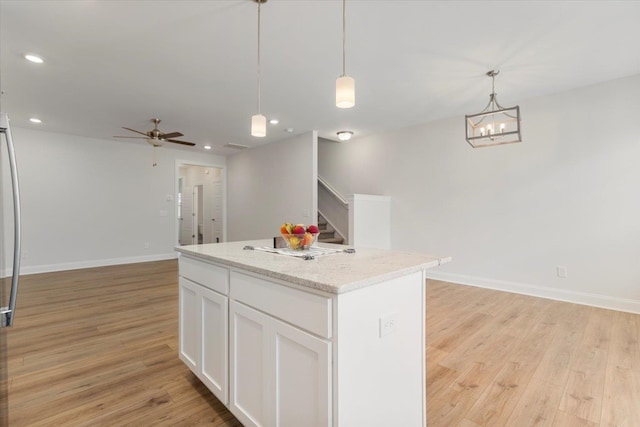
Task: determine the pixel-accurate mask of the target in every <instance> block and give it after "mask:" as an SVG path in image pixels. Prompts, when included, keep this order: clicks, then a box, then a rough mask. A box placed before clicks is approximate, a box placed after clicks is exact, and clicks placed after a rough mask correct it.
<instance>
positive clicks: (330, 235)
mask: <svg viewBox="0 0 640 427" xmlns="http://www.w3.org/2000/svg"><path fill="white" fill-rule="evenodd" d="M318 229H319V230H320V235H319V236H318V242H322V243H336V244H338V245H341V244H343V243H344V239H343V238H342V237H340V235H339V234H337V233H336V231H335V230H334V229H333V227H331V226H330V225H329V224H328V223H327V220H326V219H324V217H323V216H322V215H320V214H318Z"/></svg>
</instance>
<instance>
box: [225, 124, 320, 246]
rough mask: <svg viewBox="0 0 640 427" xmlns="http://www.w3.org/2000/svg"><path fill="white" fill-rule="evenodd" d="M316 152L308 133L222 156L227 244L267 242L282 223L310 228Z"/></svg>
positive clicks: (314, 204) (313, 217) (315, 191)
mask: <svg viewBox="0 0 640 427" xmlns="http://www.w3.org/2000/svg"><path fill="white" fill-rule="evenodd" d="M317 153H318V136H317V132H315V131H313V132H308V133H305V134H303V135H300V136H297V137H294V138H291V139H287V140H285V141H281V142H274V143H270V144H266V145H262V146H259V147H256V148H252V149H248V150H245V151H242V152H239V153H238V154H235V155H233V156H230V157H228V158H227V174H228V175H227V176H228V197H227V200H228V205H227V206H228V207H227V218H228V221H227V227H228V228H227V230H228V240H229V241H238V240H251V239H264V238H271V237H274V236H277V235H279V230H280V225H281V224H282V223H283V222H291V223H294V224H297V223H301V224H315V223H316V222H317V219H316V215H317V210H318V205H317V199H318V168H317V165H318V161H317V159H318V154H317Z"/></svg>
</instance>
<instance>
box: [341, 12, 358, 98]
mask: <svg viewBox="0 0 640 427" xmlns="http://www.w3.org/2000/svg"><path fill="white" fill-rule="evenodd" d="M346 5H347V0H342V75H341V76H340V77H338V79H337V80H336V107H338V108H351V107H353V106H354V105H356V82H355V80H354V79H353V77H349V76H347V71H346V49H345V46H346V38H347V36H346V34H347V31H346V30H347V18H346Z"/></svg>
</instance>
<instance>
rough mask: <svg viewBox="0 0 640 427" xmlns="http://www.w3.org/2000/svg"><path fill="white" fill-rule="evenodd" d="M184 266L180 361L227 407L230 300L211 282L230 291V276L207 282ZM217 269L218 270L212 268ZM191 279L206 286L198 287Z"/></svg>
mask: <svg viewBox="0 0 640 427" xmlns="http://www.w3.org/2000/svg"><path fill="white" fill-rule="evenodd" d="M183 265H184V264H183V262H182V260H181V263H180V273H181V275H185V274H187V275H188V276H187V277H188V278H187V277H180V280H179V289H180V290H179V301H180V302H179V307H180V310H179V311H180V320H179V328H180V334H179V335H180V340H179V347H180V348H179V355H180V359H181V360H182V361H183V362H184V363H185V364H186V365H187V366H188V367H189V369H191V371H192V372H193V373H194V374H196V375H197V376H198V378H200V380H201V381H202V382H203V383H204V385H206V386H207V388H208V389H209V390H210V391H211V392H212V393H213V394H214V395H215V396H216V397H217V398H218V399H220V401H222V402H223V403H225V404H226V403H227V402H228V401H229V399H228V390H229V388H228V366H229V363H228V362H229V359H228V305H229V304H228V298H227V297H226V296H225V295H222V294H221V293H219V292H216V291H213V290H211V289H210V288H209V287H208V286H210V283H209V282H210V281H211V280H213V281H215V282H216V283H217V288H221V289H227V287H228V285H227V284H226V282H227V281H228V272H227V271H224V270H225V269H222V270H223V271H218V270H216V271H217V272H218V273H220V272H222V273H223V274H219V275H217V276H216V275H213V274H210V275H208V276H205V277H204V278H199V277H198V276H197V275H193V274H189V273H191V271H190V270H189V267H187V268H183ZM209 267H211V268H214V266H209ZM216 268H218V269H220V267H216ZM190 278H196V279H199V280H202V281H203V282H206V284H207V286H205V285H203V284H199V283H195V282H194V281H192V280H190Z"/></svg>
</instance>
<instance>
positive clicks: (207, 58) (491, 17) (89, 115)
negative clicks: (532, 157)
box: [0, 0, 640, 155]
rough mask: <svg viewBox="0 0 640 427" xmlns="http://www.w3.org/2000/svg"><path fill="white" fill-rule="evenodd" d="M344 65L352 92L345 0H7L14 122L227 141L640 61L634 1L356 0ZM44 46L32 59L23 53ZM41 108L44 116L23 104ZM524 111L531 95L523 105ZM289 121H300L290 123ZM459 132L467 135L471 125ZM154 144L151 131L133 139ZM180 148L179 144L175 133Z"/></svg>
mask: <svg viewBox="0 0 640 427" xmlns="http://www.w3.org/2000/svg"><path fill="white" fill-rule="evenodd" d="M346 8H347V24H346V25H347V26H346V29H347V30H346V51H347V52H346V69H347V74H349V75H350V76H352V77H354V78H355V81H356V106H355V107H354V108H351V109H347V110H342V109H339V108H336V106H335V91H334V88H335V79H336V78H337V77H338V76H339V75H340V74H341V72H342V63H341V60H342V32H341V30H342V2H341V1H339V0H338V1H336V0H310V1H305V0H269V1H268V2H267V3H266V4H264V5H263V6H262V35H261V38H262V40H261V43H262V45H261V51H262V55H261V56H262V65H261V83H262V109H261V110H262V113H263V114H264V115H265V116H267V118H277V119H279V120H280V123H279V124H278V125H268V130H267V137H265V138H254V137H251V136H250V119H251V116H252V115H253V114H255V113H256V112H257V101H256V99H257V90H256V86H257V85H256V60H257V3H255V2H254V1H252V0H232V1H222V0H215V1H202V0H199V1H186V0H179V1H168V0H164V1H116V0H102V1H97V0H93V1H90V0H86V1H54V0H44V1H29V0H19V1H10V0H1V1H0V60H1V68H0V72H1V74H0V85H1V87H2V90H3V92H4V94H3V95H2V97H1V105H0V107H1V108H2V110H3V111H6V112H8V113H9V115H10V117H11V119H12V123H13V124H14V126H19V127H28V128H37V129H41V130H45V131H50V132H62V133H67V134H72V135H81V136H87V137H94V138H101V139H105V140H106V141H114V139H113V138H112V136H113V135H130V136H133V134H132V133H129V132H127V131H125V130H123V129H122V128H121V127H122V126H126V127H130V128H134V129H139V130H150V129H152V128H153V125H152V124H151V122H150V119H151V118H152V117H159V118H161V119H162V123H161V124H160V129H161V130H162V131H164V132H173V131H180V132H182V133H183V134H184V137H182V138H180V139H183V140H187V141H192V142H196V143H197V144H198V146H197V147H194V148H184V149H190V150H194V149H195V150H202V147H203V145H204V144H206V143H209V144H212V145H213V146H214V149H213V150H212V152H214V153H218V154H224V155H226V154H231V153H234V152H236V151H235V150H232V149H228V148H226V149H225V148H223V146H224V145H225V144H228V143H233V144H242V145H247V146H250V147H253V146H256V145H260V144H264V143H269V142H273V141H278V140H281V139H283V138H285V137H287V136H289V135H295V134H299V133H302V132H306V131H309V130H314V129H315V130H318V132H319V135H320V136H321V137H324V138H328V139H336V132H337V131H339V130H352V131H353V132H354V133H355V136H354V139H357V138H358V137H363V136H366V135H369V134H373V133H379V132H386V131H391V130H393V129H398V128H403V127H408V126H412V125H417V124H420V123H425V122H429V121H433V120H438V119H442V118H447V117H453V116H460V117H461V121H460V126H461V134H462V133H463V132H464V131H463V121H462V116H464V114H465V113H474V112H479V111H480V110H481V109H482V108H483V107H484V106H485V104H486V103H487V101H488V95H489V93H490V89H491V81H490V79H489V78H488V77H486V75H485V73H486V72H487V71H489V70H491V69H499V70H500V71H501V73H500V75H499V76H498V77H497V78H496V92H497V93H498V98H499V100H500V102H501V104H502V105H504V106H512V105H515V104H518V103H521V102H522V101H524V100H526V99H529V98H532V97H536V96H541V95H546V94H551V93H556V92H559V91H565V90H569V89H572V88H576V87H581V86H586V85H591V84H595V83H598V82H603V81H607V80H612V79H616V78H619V77H624V76H629V75H633V74H638V73H640V54H639V51H638V40H640V25H638V22H639V21H640V1H553V2H552V1H508V2H507V1H419V0H411V1H409V0H387V1H385V0H370V1H366V0H349V1H347V3H346ZM27 53H36V54H38V55H40V56H42V57H43V58H44V60H45V63H44V64H41V65H36V64H33V63H30V62H28V61H26V60H25V59H24V54H27ZM33 116H37V117H39V118H41V119H42V121H43V123H42V124H40V125H34V124H31V123H29V122H28V118H29V117H33ZM523 117H524V119H525V120H526V111H523ZM287 129H290V130H291V132H290V133H287V131H286V130H287ZM462 138H463V136H462V135H461V139H462ZM125 141H127V142H130V143H132V144H133V143H140V144H144V142H143V140H135V139H132V140H125ZM175 148H181V147H179V146H177V145H176V147H175Z"/></svg>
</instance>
